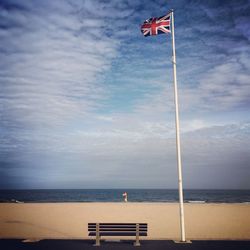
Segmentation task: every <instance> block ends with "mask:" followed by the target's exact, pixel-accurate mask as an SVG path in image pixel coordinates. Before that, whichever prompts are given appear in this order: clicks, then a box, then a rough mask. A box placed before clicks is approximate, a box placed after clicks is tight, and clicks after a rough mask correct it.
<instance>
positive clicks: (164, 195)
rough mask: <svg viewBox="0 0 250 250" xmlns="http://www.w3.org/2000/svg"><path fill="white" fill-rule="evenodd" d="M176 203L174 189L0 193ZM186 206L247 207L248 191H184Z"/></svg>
mask: <svg viewBox="0 0 250 250" xmlns="http://www.w3.org/2000/svg"><path fill="white" fill-rule="evenodd" d="M124 192H127V194H128V202H172V203H174V202H178V201H179V198H178V197H179V196H178V190H176V189H32V190H0V202H1V203H4V202H13V203H43V202H122V201H123V196H122V194H123V193H124ZM184 202H185V203H249V204H250V190H205V189H187V190H184Z"/></svg>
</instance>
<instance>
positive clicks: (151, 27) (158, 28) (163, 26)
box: [141, 13, 171, 36]
mask: <svg viewBox="0 0 250 250" xmlns="http://www.w3.org/2000/svg"><path fill="white" fill-rule="evenodd" d="M170 18H171V13H169V14H167V15H165V16H162V17H159V18H157V17H152V18H150V19H148V20H146V21H145V22H144V23H143V24H142V26H141V32H142V34H143V35H144V36H154V35H158V34H163V33H170V32H171V31H170Z"/></svg>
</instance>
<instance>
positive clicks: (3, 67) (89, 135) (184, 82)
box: [0, 0, 250, 189]
mask: <svg viewBox="0 0 250 250" xmlns="http://www.w3.org/2000/svg"><path fill="white" fill-rule="evenodd" d="M169 9H174V10H175V33H176V53H177V78H178V88H179V101H180V122H181V146H182V162H183V179H184V188H226V189H229V188H235V189H249V188H250V182H249V179H250V163H249V162H250V154H249V148H250V115H249V107H250V101H249V100H250V80H249V73H250V66H249V65H250V59H249V58H250V57H249V55H250V46H249V40H250V31H249V30H250V29H249V23H250V20H249V16H250V15H249V14H250V3H249V1H215V0H214V1H184V0H183V1H181V0H178V1H161V0H157V1H139V0H133V1H132V0H127V1H124V0H120V1H115V0H111V1H100V0H89V1H87V0H86V1H84V0H83V1H73V0H72V1H70V0H67V1H66V0H64V1H49V0H45V1H38V0H33V1H12V0H8V1H5V0H0V87H1V91H0V117H1V123H0V178H1V181H0V188H2V189H3V188H127V187H131V188H177V168H176V154H175V123H174V100H173V84H172V65H171V36H170V35H159V36H154V37H146V38H145V37H143V35H142V34H141V32H140V25H141V24H142V23H143V21H144V20H145V19H148V18H150V17H157V16H162V15H164V14H165V13H167V12H168V10H169Z"/></svg>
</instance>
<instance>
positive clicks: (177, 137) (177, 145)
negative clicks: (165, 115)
mask: <svg viewBox="0 0 250 250" xmlns="http://www.w3.org/2000/svg"><path fill="white" fill-rule="evenodd" d="M171 20H172V25H171V28H172V32H171V33H172V49H173V52H172V64H173V78H174V100H175V127H176V153H177V167H178V187H179V205H180V226H181V242H185V241H186V237H185V221H184V206H183V186H182V166H181V147H180V125H179V106H178V89H177V76H176V55H175V35H174V10H171Z"/></svg>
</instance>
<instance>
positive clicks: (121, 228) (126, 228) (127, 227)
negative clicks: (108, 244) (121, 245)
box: [88, 223, 148, 233]
mask: <svg viewBox="0 0 250 250" xmlns="http://www.w3.org/2000/svg"><path fill="white" fill-rule="evenodd" d="M137 224H138V229H139V232H140V233H147V230H148V224H147V223H99V231H100V232H131V233H132V232H133V233H135V232H136V225H137ZM96 229H97V223H88V230H89V232H96Z"/></svg>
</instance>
